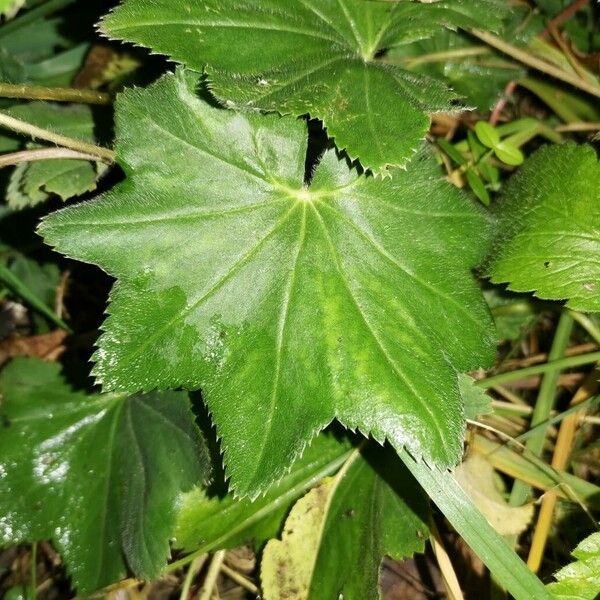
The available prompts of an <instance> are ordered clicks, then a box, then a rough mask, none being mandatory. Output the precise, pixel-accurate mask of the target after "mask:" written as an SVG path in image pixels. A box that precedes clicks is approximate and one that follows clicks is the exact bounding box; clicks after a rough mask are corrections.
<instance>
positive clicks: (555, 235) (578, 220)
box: [487, 143, 600, 311]
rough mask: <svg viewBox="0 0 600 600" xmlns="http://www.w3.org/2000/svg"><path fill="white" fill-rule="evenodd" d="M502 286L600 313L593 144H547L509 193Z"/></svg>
mask: <svg viewBox="0 0 600 600" xmlns="http://www.w3.org/2000/svg"><path fill="white" fill-rule="evenodd" d="M496 215H497V219H498V226H497V231H498V234H497V240H496V244H495V247H494V250H493V252H492V253H491V255H490V258H489V265H488V267H487V270H488V273H489V275H490V276H491V279H492V281H493V282H494V283H508V284H509V285H508V288H509V289H510V290H514V291H517V292H534V293H535V295H536V296H539V297H540V298H544V299H546V300H567V303H566V305H567V306H568V307H569V308H572V309H574V310H582V311H600V261H599V260H598V256H599V255H600V164H599V163H598V158H597V157H596V153H595V151H594V149H593V148H592V147H591V146H577V145H576V144H574V143H568V144H564V145H560V146H546V147H544V148H542V149H541V150H539V151H537V152H536V153H535V154H533V155H532V156H531V157H530V158H529V159H528V160H527V162H526V163H525V164H524V165H523V167H522V168H521V169H519V171H518V172H517V173H516V175H514V176H513V177H512V178H511V179H510V180H509V182H508V183H507V184H506V186H505V187H504V189H503V192H502V197H501V198H500V199H499V201H498V203H497V205H496Z"/></svg>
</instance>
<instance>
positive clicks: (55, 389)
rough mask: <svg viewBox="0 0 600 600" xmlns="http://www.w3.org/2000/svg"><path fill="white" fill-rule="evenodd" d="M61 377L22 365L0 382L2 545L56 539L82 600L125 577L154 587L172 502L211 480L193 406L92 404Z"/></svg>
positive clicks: (174, 402)
mask: <svg viewBox="0 0 600 600" xmlns="http://www.w3.org/2000/svg"><path fill="white" fill-rule="evenodd" d="M59 370H60V367H59V366H58V365H56V364H51V363H44V362H41V361H39V360H35V359H16V360H14V361H13V362H12V363H11V364H10V365H9V366H8V367H6V368H5V370H4V371H3V372H2V375H1V376H0V393H1V394H2V404H1V405H0V425H1V426H2V435H1V436H0V457H2V462H1V463H0V478H1V479H2V485H1V486H0V515H2V516H1V517H0V543H4V544H9V543H21V542H24V541H27V540H36V539H48V538H52V540H53V541H54V543H55V544H56V547H57V549H58V550H59V551H60V552H61V553H62V555H63V557H64V558H65V562H66V563H67V566H68V570H69V572H70V574H71V576H72V577H73V581H74V584H75V585H76V586H77V588H78V589H79V591H80V592H81V593H87V592H91V591H93V590H95V589H96V588H99V587H101V586H104V585H107V584H109V583H113V582H114V581H116V580H118V579H119V578H121V577H122V576H123V575H124V574H125V569H126V567H127V566H128V567H129V568H131V569H132V570H133V571H134V572H135V573H136V574H137V575H139V576H142V577H153V576H155V575H157V574H158V573H159V572H160V570H161V569H162V567H163V566H164V563H165V561H166V559H167V557H168V555H169V542H168V540H169V534H170V533H171V531H172V527H173V522H174V519H175V510H174V509H175V506H174V501H175V498H176V496H177V494H178V493H179V492H180V491H181V490H184V489H189V488H190V487H191V486H192V485H194V484H195V483H197V482H198V481H199V480H201V479H202V478H203V476H204V474H205V464H206V461H205V460H204V447H203V444H202V440H201V437H200V434H199V432H198V430H197V428H196V426H195V424H194V417H193V415H192V413H191V411H190V408H189V403H188V398H187V395H186V394H185V393H182V392H165V393H162V394H158V393H151V394H146V395H143V394H136V395H134V396H129V397H127V396H125V395H118V394H110V395H104V396H98V395H97V396H86V395H85V394H83V393H81V392H74V391H73V390H72V389H71V388H70V387H69V386H68V385H67V384H66V383H65V381H64V380H63V379H62V378H61V376H60V374H59Z"/></svg>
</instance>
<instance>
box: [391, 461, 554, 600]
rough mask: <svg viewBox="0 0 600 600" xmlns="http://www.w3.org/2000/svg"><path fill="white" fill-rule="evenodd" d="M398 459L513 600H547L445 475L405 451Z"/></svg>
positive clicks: (537, 582) (531, 576)
mask: <svg viewBox="0 0 600 600" xmlns="http://www.w3.org/2000/svg"><path fill="white" fill-rule="evenodd" d="M399 455H400V458H401V459H402V462H404V464H405V465H406V467H407V468H408V470H409V471H410V472H411V473H412V474H413V476H414V477H415V479H416V480H417V481H418V482H419V484H420V485H421V487H422V488H423V489H424V490H425V492H427V494H428V495H429V497H430V498H431V499H432V501H433V502H434V503H435V504H436V505H437V507H438V508H439V509H440V510H441V511H442V513H443V514H444V516H445V517H446V519H448V521H449V522H450V524H451V525H452V526H453V527H454V529H456V531H457V532H458V534H459V535H460V536H461V537H462V538H463V539H464V540H465V542H466V543H467V544H468V545H469V546H470V547H471V548H472V549H473V550H474V552H475V554H477V556H479V558H481V560H482V561H483V562H484V563H485V565H486V566H487V567H488V569H489V570H490V572H491V573H492V575H493V576H494V577H495V578H496V579H497V581H498V582H499V583H500V584H501V585H502V586H504V587H506V589H507V590H508V591H509V592H510V593H511V594H512V595H513V596H514V597H515V598H516V600H550V598H551V596H550V593H549V592H548V591H547V590H546V588H545V587H544V585H543V584H542V582H541V581H540V580H539V579H538V578H537V577H536V576H535V575H534V574H533V573H532V572H531V571H530V570H529V569H528V568H527V566H526V565H525V563H523V561H522V560H521V559H520V558H519V556H518V555H517V554H516V553H515V552H514V550H512V548H510V546H509V545H508V544H507V543H506V540H505V539H504V538H503V537H502V536H501V535H500V534H499V533H497V532H496V530H495V529H494V528H493V527H492V526H491V525H490V524H489V523H488V522H487V520H486V518H485V517H484V516H483V515H482V514H481V512H480V511H479V510H478V509H477V507H476V506H475V505H474V504H473V502H472V501H471V499H470V498H469V497H468V496H467V494H466V493H465V492H464V490H463V489H462V488H461V487H460V485H459V484H458V482H457V481H456V479H454V477H453V476H452V475H451V474H450V473H449V472H448V471H445V470H443V471H440V470H437V469H433V468H431V467H429V466H427V465H426V464H425V463H424V462H423V461H421V460H415V459H414V458H413V457H412V456H411V455H410V454H409V453H408V452H407V451H406V450H403V451H402V452H400V453H399Z"/></svg>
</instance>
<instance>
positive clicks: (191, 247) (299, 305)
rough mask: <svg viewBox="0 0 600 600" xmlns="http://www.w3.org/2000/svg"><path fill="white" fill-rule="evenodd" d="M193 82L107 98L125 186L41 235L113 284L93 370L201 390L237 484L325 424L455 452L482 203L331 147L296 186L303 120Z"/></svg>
mask: <svg viewBox="0 0 600 600" xmlns="http://www.w3.org/2000/svg"><path fill="white" fill-rule="evenodd" d="M194 86H195V79H194V78H193V77H190V76H186V75H185V74H184V73H182V72H179V73H178V74H177V75H167V76H166V77H164V78H163V79H162V80H161V81H159V82H158V83H157V84H156V85H154V86H153V87H152V88H150V89H148V90H146V91H142V90H131V91H128V92H126V93H125V94H123V95H122V97H121V100H120V102H119V105H118V109H117V129H118V131H117V154H118V157H119V161H120V163H121V165H122V166H123V168H124V169H125V171H126V173H127V175H128V178H127V180H126V181H125V182H124V183H122V184H121V185H119V186H118V187H117V188H116V189H115V190H114V191H111V192H110V193H108V194H106V195H104V196H103V197H101V198H100V199H98V200H95V201H91V202H87V203H84V204H81V205H79V206H76V207H71V208H67V209H64V210H62V211H59V212H56V213H54V214H53V215H51V216H50V217H48V218H47V219H46V221H45V222H44V224H43V226H42V228H41V230H42V233H43V235H44V237H45V239H46V240H47V241H48V243H50V244H52V245H54V246H57V247H58V248H59V249H60V251H62V252H64V253H65V254H67V255H69V256H72V257H77V258H79V259H82V260H85V261H88V262H92V263H95V264H98V265H100V266H101V267H102V268H104V269H105V270H106V271H107V272H109V273H111V274H112V275H114V276H115V277H117V278H118V280H119V281H118V282H117V284H116V285H115V287H114V289H113V292H112V303H111V306H110V308H109V312H110V317H109V318H108V319H107V321H106V322H105V325H104V329H105V333H104V335H103V336H102V337H101V339H100V341H99V350H98V352H97V354H96V360H97V365H96V366H95V369H94V373H95V375H96V377H97V379H98V381H99V382H101V383H102V385H103V386H104V387H105V388H106V389H107V390H129V391H134V390H137V389H140V388H141V389H144V390H149V389H154V388H156V387H159V388H176V387H178V386H183V387H185V388H198V387H202V388H203V391H204V393H205V398H206V401H207V404H208V406H209V408H210V411H211V413H212V416H213V419H214V422H215V424H216V426H217V430H218V434H219V436H221V437H222V445H223V450H224V454H225V462H226V464H227V465H228V474H229V475H230V476H231V482H232V485H233V487H234V488H235V489H236V490H237V491H238V492H239V493H253V494H256V493H258V492H259V491H261V490H264V489H265V488H266V487H267V486H268V485H269V484H271V483H272V482H274V481H275V480H277V479H278V478H279V477H281V476H282V475H283V473H284V471H285V469H286V467H287V466H288V465H289V464H290V463H291V462H292V461H293V459H294V458H295V457H297V456H298V455H299V454H300V453H301V452H302V450H303V449H304V447H305V445H306V443H307V442H308V441H309V440H310V439H311V438H312V437H313V436H314V435H315V434H316V432H318V431H319V430H321V429H322V428H323V427H325V426H326V425H327V424H328V423H330V422H331V421H332V419H334V418H336V417H337V418H338V419H339V420H340V421H341V422H342V423H343V424H344V425H345V426H347V427H349V428H352V429H355V428H358V429H360V430H361V431H362V432H364V433H370V434H372V435H373V436H374V437H375V438H376V439H378V440H384V439H386V438H387V439H389V440H390V441H391V443H392V444H393V445H394V446H395V447H396V448H401V447H403V446H404V445H406V446H408V447H409V448H410V449H411V451H413V452H414V453H415V454H417V455H419V456H424V457H426V459H427V460H429V461H431V462H434V463H436V464H439V465H450V464H453V463H454V462H456V461H457V460H458V459H459V457H460V453H461V444H462V437H463V431H464V419H463V410H462V405H461V401H460V394H459V391H458V383H457V372H460V371H466V370H470V369H473V368H477V367H479V366H481V365H486V364H487V363H488V362H489V361H491V360H492V359H493V356H494V346H493V342H492V340H493V327H492V325H491V319H490V317H489V313H488V311H487V307H486V305H485V302H484V300H483V297H482V295H481V292H480V290H479V289H478V287H477V285H476V284H475V281H474V280H473V278H472V275H471V273H470V269H471V267H472V266H473V265H475V264H477V262H478V261H479V260H480V258H481V255H482V253H483V252H485V249H486V246H487V230H488V227H487V218H486V217H485V215H484V213H483V212H481V211H480V210H479V209H478V208H477V207H476V206H475V205H473V204H472V203H471V201H470V200H469V199H468V198H467V197H466V196H464V195H462V194H461V193H460V191H458V190H456V189H455V188H453V187H452V186H450V185H449V184H447V183H446V182H444V181H443V180H442V178H441V176H440V173H439V171H438V168H437V166H436V164H435V161H434V160H433V159H432V158H431V157H429V156H428V155H420V156H418V157H417V158H416V159H415V160H414V161H413V162H412V163H411V165H410V168H409V169H408V170H407V171H401V170H398V171H397V172H395V173H394V177H393V178H391V179H386V180H381V179H375V178H373V177H365V176H359V175H358V174H357V173H356V172H355V171H353V170H350V169H349V168H348V166H347V163H346V162H345V161H344V160H339V159H338V157H337V156H336V154H335V153H334V152H333V151H329V152H327V153H326V154H325V155H324V156H323V158H322V160H321V163H320V164H319V165H318V167H317V169H316V171H315V173H314V177H313V179H312V182H311V185H310V187H307V186H306V185H305V184H304V161H305V155H306V144H307V136H306V127H305V124H304V123H303V122H301V121H294V120H292V119H286V118H280V117H276V116H268V117H263V116H260V115H255V114H236V113H234V112H232V111H225V110H219V109H215V108H213V107H211V106H209V105H208V104H207V103H205V102H203V101H201V100H200V99H198V98H197V97H196V96H195V95H194ZM167 113H168V114H169V115H170V116H169V118H167V117H166V116H165V115H166V114H167ZM457 332H460V335H457Z"/></svg>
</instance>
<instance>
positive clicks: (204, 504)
mask: <svg viewBox="0 0 600 600" xmlns="http://www.w3.org/2000/svg"><path fill="white" fill-rule="evenodd" d="M351 451H352V447H351V446H350V444H349V443H348V442H347V441H346V440H339V439H338V438H337V437H335V436H334V435H330V434H321V435H319V436H317V437H316V438H315V440H314V441H313V442H312V444H311V445H310V446H309V447H308V448H307V449H306V451H305V452H304V454H303V455H302V457H301V458H300V459H299V460H297V461H296V462H295V463H294V464H293V465H292V468H291V470H290V472H289V473H287V474H286V475H285V476H284V477H283V479H281V481H279V482H278V483H277V484H276V485H274V486H272V487H271V488H269V489H268V490H267V491H266V493H265V494H264V495H261V496H259V497H258V498H257V499H256V500H254V501H252V500H249V499H248V498H240V499H236V498H234V497H233V495H232V494H226V495H225V496H222V497H220V496H209V495H208V493H207V491H206V489H205V488H203V487H198V488H196V489H194V490H192V491H191V492H187V493H185V494H182V496H181V499H180V501H179V503H178V504H179V506H180V508H179V512H178V515H177V523H176V527H175V532H174V534H173V538H174V539H173V545H174V546H175V547H176V548H183V549H185V550H188V551H194V552H195V553H204V552H212V551H215V550H221V549H224V548H236V547H238V546H242V545H243V544H247V543H252V544H253V545H254V546H258V545H260V544H261V543H262V542H264V541H265V540H267V539H269V538H271V537H274V536H276V535H277V534H278V533H279V532H280V531H281V525H282V523H283V521H284V519H285V517H286V515H287V514H288V512H289V509H290V507H291V505H292V504H293V503H294V502H295V501H296V500H297V499H298V497H299V496H301V495H302V494H303V493H304V492H305V491H306V490H307V489H309V488H311V487H313V486H314V485H316V484H317V483H319V481H320V480H321V479H323V477H326V476H328V475H331V474H333V473H335V471H337V470H338V469H339V467H340V466H341V465H342V464H343V463H344V462H345V460H346V459H347V458H348V456H349V454H350V453H351Z"/></svg>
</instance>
